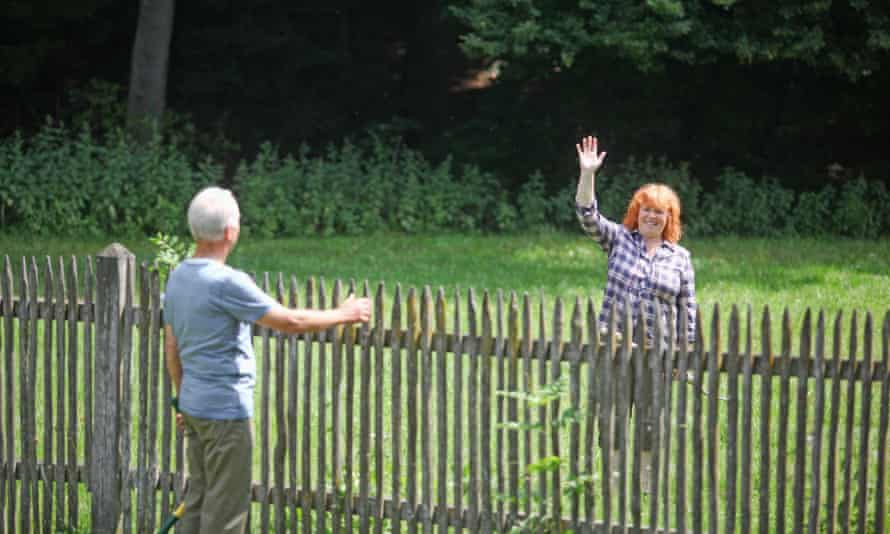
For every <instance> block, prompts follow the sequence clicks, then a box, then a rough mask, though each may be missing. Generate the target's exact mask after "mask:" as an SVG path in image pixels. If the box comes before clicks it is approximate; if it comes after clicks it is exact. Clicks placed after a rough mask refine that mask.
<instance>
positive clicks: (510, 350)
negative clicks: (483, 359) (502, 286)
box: [507, 291, 519, 360]
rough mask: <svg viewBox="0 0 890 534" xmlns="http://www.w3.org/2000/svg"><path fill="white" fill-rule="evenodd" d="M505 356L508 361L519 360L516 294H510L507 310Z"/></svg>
mask: <svg viewBox="0 0 890 534" xmlns="http://www.w3.org/2000/svg"><path fill="white" fill-rule="evenodd" d="M507 356H508V357H509V358H510V360H514V359H517V358H519V302H518V301H517V300H516V292H515V291H511V292H510V301H509V304H508V308H507Z"/></svg>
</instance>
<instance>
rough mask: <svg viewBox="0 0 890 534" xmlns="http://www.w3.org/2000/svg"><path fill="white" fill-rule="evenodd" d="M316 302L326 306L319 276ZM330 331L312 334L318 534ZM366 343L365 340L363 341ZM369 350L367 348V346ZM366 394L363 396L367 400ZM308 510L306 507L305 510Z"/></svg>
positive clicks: (322, 528)
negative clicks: (315, 345) (315, 375)
mask: <svg viewBox="0 0 890 534" xmlns="http://www.w3.org/2000/svg"><path fill="white" fill-rule="evenodd" d="M317 291H318V301H317V302H318V304H317V307H318V309H320V310H323V309H325V307H326V305H327V300H328V299H327V287H326V285H325V282H324V278H319V279H318V288H317ZM364 295H365V296H366V297H367V296H368V283H367V282H365V287H364ZM364 326H365V330H366V331H367V325H364ZM329 337H330V335H329V330H320V331H318V332H317V333H316V334H315V340H316V341H317V343H318V380H317V383H318V391H317V392H316V394H317V397H316V399H317V403H318V404H317V408H316V415H315V421H314V422H313V425H314V426H315V428H316V436H317V446H316V447H315V450H316V454H315V460H314V461H315V469H316V471H315V472H316V478H315V481H316V482H315V483H316V486H315V490H316V497H315V532H317V533H318V534H326V533H327V532H328V527H327V515H326V514H325V502H324V495H323V493H324V492H325V491H326V488H325V479H326V472H327V468H328V465H327V450H328V442H327V430H326V429H327V404H328V403H327V397H328V395H327V389H325V385H326V384H327V368H328V355H327V345H328V343H327V342H328V339H329ZM365 343H367V339H366V340H365ZM366 350H370V349H366ZM367 399H368V398H367V397H366V398H365V400H366V402H367ZM307 512H308V510H307Z"/></svg>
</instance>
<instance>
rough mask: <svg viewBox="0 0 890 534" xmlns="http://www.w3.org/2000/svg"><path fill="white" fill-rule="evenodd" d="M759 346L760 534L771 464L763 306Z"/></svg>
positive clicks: (768, 351)
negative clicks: (761, 356)
mask: <svg viewBox="0 0 890 534" xmlns="http://www.w3.org/2000/svg"><path fill="white" fill-rule="evenodd" d="M760 345H761V353H762V354H765V355H767V360H766V362H765V363H766V365H762V366H761V367H760V498H759V499H758V504H757V514H758V531H759V532H760V534H768V533H769V529H770V526H769V518H770V511H769V497H770V478H771V477H772V474H773V473H772V469H771V467H772V463H771V460H770V459H771V456H770V453H771V452H772V447H771V446H770V437H771V435H772V434H771V432H772V430H771V426H770V415H771V411H772V391H773V388H772V384H773V366H772V365H771V363H772V360H773V357H772V346H773V343H772V324H771V321H770V313H769V307H768V306H764V308H763V316H762V317H761V320H760Z"/></svg>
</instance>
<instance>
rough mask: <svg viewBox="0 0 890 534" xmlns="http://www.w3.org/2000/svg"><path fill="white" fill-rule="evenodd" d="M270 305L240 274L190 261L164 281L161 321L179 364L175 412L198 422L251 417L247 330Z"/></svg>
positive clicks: (251, 378) (252, 370) (253, 372)
mask: <svg viewBox="0 0 890 534" xmlns="http://www.w3.org/2000/svg"><path fill="white" fill-rule="evenodd" d="M274 305H275V301H274V300H273V299H272V298H271V297H269V296H268V295H266V294H265V293H264V292H263V291H262V290H260V289H259V288H258V287H257V286H256V284H254V283H253V281H252V280H251V279H250V277H248V276H247V275H246V274H244V273H243V272H241V271H237V270H235V269H232V268H231V267H228V266H226V265H224V264H222V263H220V262H218V261H215V260H210V259H205V258H192V259H188V260H185V261H184V262H182V263H181V264H180V265H179V266H178V267H177V268H176V269H175V270H174V271H173V273H172V274H171V275H170V279H169V281H168V282H167V287H166V291H165V295H164V320H165V322H166V323H167V324H168V325H170V326H171V328H172V329H173V333H174V335H175V336H176V340H177V343H178V346H179V353H180V358H181V360H182V371H183V376H182V386H181V388H180V392H179V406H180V409H181V410H182V411H183V412H185V413H187V414H189V415H191V416H193V417H200V418H204V419H243V418H247V417H251V416H252V415H253V386H254V383H255V375H256V363H255V361H254V356H253V343H252V338H251V333H250V330H251V324H252V323H253V322H255V321H256V320H257V319H259V318H260V317H262V316H263V315H265V314H266V313H267V312H268V311H269V310H270V309H271V308H272V306H274Z"/></svg>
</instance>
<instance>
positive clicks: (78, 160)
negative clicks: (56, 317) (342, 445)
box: [0, 100, 890, 238]
mask: <svg viewBox="0 0 890 534" xmlns="http://www.w3.org/2000/svg"><path fill="white" fill-rule="evenodd" d="M103 102H104V100H103ZM80 120H81V122H82V124H81V126H80V127H79V128H77V129H71V128H66V127H64V126H62V125H60V124H58V123H55V122H47V124H46V125H45V126H44V127H43V128H42V129H41V130H40V131H38V132H37V133H36V134H35V135H33V136H32V137H30V138H24V137H23V136H22V135H20V134H16V135H13V136H10V137H8V138H6V139H3V140H0V225H2V227H3V228H5V229H12V230H13V231H22V232H27V233H35V234H44V235H74V234H77V235H94V236H98V235H103V236H104V235H153V234H156V233H158V232H161V233H164V234H180V235H182V234H185V233H186V231H187V228H186V221H185V210H186V207H187V204H188V202H189V200H190V199H191V197H192V196H193V195H194V194H195V192H196V191H198V190H199V189H200V188H201V187H203V186H205V185H209V184H213V183H220V182H221V181H222V171H221V169H220V167H219V166H218V165H216V164H215V163H214V161H213V160H212V159H210V158H206V159H204V160H203V161H199V160H197V157H198V156H197V155H196V154H197V153H196V152H195V146H196V145H194V144H190V143H187V142H185V141H180V140H187V139H188V138H190V136H191V135H192V134H190V133H189V132H188V131H180V132H178V133H173V134H168V135H166V136H164V137H161V136H155V137H154V138H153V139H152V140H151V141H150V142H148V143H146V144H143V145H140V144H137V143H134V142H133V141H131V140H130V138H129V137H128V136H127V135H126V134H125V133H123V132H122V130H120V129H119V128H118V129H112V130H110V131H104V132H102V134H101V135H99V134H97V133H96V132H95V131H93V130H91V128H90V127H89V125H88V124H87V123H86V122H85V119H80ZM183 143H185V144H183ZM233 181H234V185H233V188H234V189H235V191H236V193H237V195H238V198H239V201H240V203H241V211H242V214H243V219H244V232H245V233H247V234H253V235H258V236H261V237H288V236H298V235H331V234H352V235H355V234H362V233H367V232H376V231H401V232H411V233H419V232H434V231H441V230H453V231H462V232H479V231H495V232H510V231H528V230H533V229H538V228H551V229H553V228H558V229H567V230H569V231H575V230H576V228H577V222H576V220H575V214H574V196H575V187H576V184H575V182H574V179H572V180H562V181H556V180H548V179H547V178H546V177H545V176H544V175H542V174H541V173H540V172H537V171H536V172H533V173H532V174H531V175H530V176H529V177H528V179H527V180H526V181H525V182H524V183H523V184H522V185H521V186H520V187H519V189H518V191H514V192H511V191H508V190H506V189H505V188H504V187H503V186H502V185H501V183H500V182H499V181H498V179H497V178H496V177H495V176H494V174H492V173H490V172H486V171H485V170H483V169H480V168H479V167H476V166H461V167H460V168H457V166H456V165H455V164H454V163H453V160H452V159H450V158H446V159H445V160H444V161H441V162H439V163H433V162H431V161H429V160H428V159H426V158H425V157H424V156H423V155H422V154H421V153H420V152H418V151H416V150H413V149H411V148H409V147H407V146H405V145H404V144H403V143H402V142H401V140H400V139H399V138H394V137H388V136H386V135H381V134H379V133H372V134H370V135H368V136H366V137H365V138H364V139H363V141H362V142H361V143H353V142H351V141H348V140H347V141H344V142H343V143H340V144H335V145H330V146H328V147H327V148H326V149H325V150H324V151H322V152H320V153H313V152H311V150H310V149H309V148H308V147H306V146H304V147H300V148H299V149H298V150H297V152H296V154H287V155H282V154H281V153H280V152H279V150H278V149H277V148H276V147H275V146H274V145H272V144H270V143H266V144H264V145H262V146H261V148H260V149H259V151H258V153H257V154H256V157H255V158H253V160H251V161H242V162H241V163H240V164H239V165H238V166H237V169H236V172H235V175H234V178H233ZM559 182H561V183H565V184H566V185H565V186H564V187H562V188H561V189H558V190H556V191H555V192H554V191H552V185H551V186H550V187H548V184H553V183H559ZM647 182H662V183H666V184H668V185H670V186H671V187H673V188H674V189H675V190H676V191H677V194H678V195H679V197H680V200H681V202H682V204H683V222H684V226H685V233H686V235H692V236H706V235H745V236H792V235H829V234H831V235H844V236H850V237H855V238H873V237H877V236H880V235H886V234H887V232H888V230H890V210H888V209H887V205H888V202H890V193H888V191H887V188H886V187H885V186H884V184H883V183H882V182H880V181H874V180H872V181H870V180H867V179H865V178H864V177H860V178H857V179H853V180H849V181H847V182H845V183H842V184H840V185H825V186H823V187H822V188H821V189H818V190H815V191H807V192H803V193H800V194H796V193H795V192H793V191H791V190H789V189H785V188H783V187H782V186H780V185H779V184H778V182H777V181H776V180H774V179H771V178H762V179H759V180H755V179H754V178H752V177H750V176H748V175H746V174H744V173H743V172H741V171H739V170H736V169H732V168H727V169H725V170H724V171H723V172H722V173H721V175H720V176H719V177H718V178H717V180H716V181H715V182H716V187H715V188H714V189H713V190H710V191H703V189H702V187H701V182H700V181H699V180H697V179H696V178H695V177H693V176H691V175H690V170H689V167H688V166H687V165H686V164H682V163H681V164H675V163H671V162H668V161H666V160H664V159H654V158H645V159H631V160H629V161H627V162H626V163H624V164H621V165H616V166H612V167H610V168H608V169H607V170H604V172H602V173H600V175H599V176H598V177H597V188H596V189H597V198H598V200H599V205H600V209H601V211H602V212H603V213H604V214H605V215H606V216H608V217H610V218H612V219H613V220H616V221H620V220H621V219H622V217H623V215H624V212H625V210H626V208H627V203H628V201H629V200H630V198H631V195H632V194H633V192H634V191H635V190H636V189H637V188H638V187H639V186H640V185H642V184H644V183H647Z"/></svg>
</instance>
